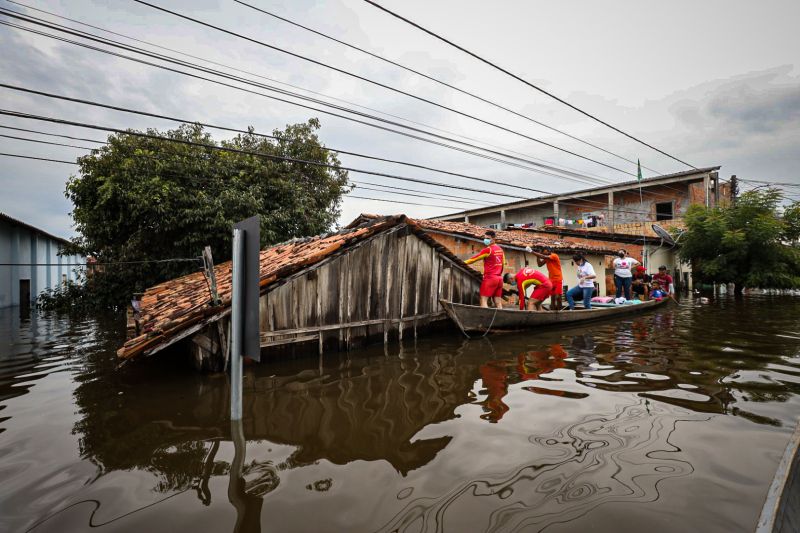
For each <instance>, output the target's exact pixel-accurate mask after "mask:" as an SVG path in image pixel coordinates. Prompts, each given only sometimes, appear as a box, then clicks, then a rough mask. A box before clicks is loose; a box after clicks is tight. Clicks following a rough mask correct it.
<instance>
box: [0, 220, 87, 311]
mask: <svg viewBox="0 0 800 533" xmlns="http://www.w3.org/2000/svg"><path fill="white" fill-rule="evenodd" d="M68 243H69V242H68V241H67V240H66V239H62V238H61V237H56V236H55V235H51V234H50V233H47V232H46V231H44V230H41V229H39V228H36V227H34V226H31V225H30V224H26V223H25V222H22V221H20V220H17V219H15V218H12V217H10V216H8V215H5V214H3V213H0V258H2V259H0V307H11V306H14V305H23V306H25V305H30V303H31V301H32V300H33V299H35V298H36V296H37V295H39V294H40V293H41V292H42V291H44V290H45V289H52V288H55V287H57V286H58V284H59V283H66V282H67V280H70V281H76V280H77V278H78V274H77V272H76V269H78V268H79V265H80V264H81V263H83V262H84V260H83V258H82V257H80V256H78V255H65V256H61V255H58V254H59V252H60V251H61V249H62V247H63V246H64V245H65V244H68ZM2 263H8V264H2Z"/></svg>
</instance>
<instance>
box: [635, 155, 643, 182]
mask: <svg viewBox="0 0 800 533" xmlns="http://www.w3.org/2000/svg"><path fill="white" fill-rule="evenodd" d="M636 169H637V172H636V180H637V181H642V162H641V161H639V160H638V159H637V160H636Z"/></svg>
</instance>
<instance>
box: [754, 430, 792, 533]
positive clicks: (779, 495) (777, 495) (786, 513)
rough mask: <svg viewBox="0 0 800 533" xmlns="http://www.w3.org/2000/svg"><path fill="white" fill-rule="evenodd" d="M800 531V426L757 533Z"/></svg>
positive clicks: (773, 485) (764, 509)
mask: <svg viewBox="0 0 800 533" xmlns="http://www.w3.org/2000/svg"><path fill="white" fill-rule="evenodd" d="M795 531H800V422H798V424H797V428H796V429H795V430H794V435H792V438H791V439H789V444H788V445H787V446H786V452H785V453H784V454H783V459H781V462H780V464H779V465H778V471H777V472H776V473H775V479H774V480H773V481H772V485H771V486H770V487H769V492H768V493H767V501H766V502H764V508H763V509H762V511H761V518H759V520H758V527H757V529H756V533H790V532H795Z"/></svg>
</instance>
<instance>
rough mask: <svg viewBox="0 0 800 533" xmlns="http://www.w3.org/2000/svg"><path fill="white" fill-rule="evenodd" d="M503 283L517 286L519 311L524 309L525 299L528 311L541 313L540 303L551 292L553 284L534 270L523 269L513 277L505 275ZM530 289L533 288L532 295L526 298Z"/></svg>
mask: <svg viewBox="0 0 800 533" xmlns="http://www.w3.org/2000/svg"><path fill="white" fill-rule="evenodd" d="M503 281H505V282H506V283H508V284H509V285H516V286H517V291H518V292H519V308H520V309H525V298H527V299H528V311H533V310H536V311H543V310H544V309H542V302H543V301H545V300H546V299H547V298H548V297H549V296H550V293H551V292H553V284H552V283H551V282H550V279H549V278H548V277H547V276H545V275H544V274H542V273H541V272H539V271H538V270H536V269H535V268H530V267H525V268H523V269H521V270H520V271H519V272H517V275H516V276H514V277H511V274H506V275H505V276H503ZM531 287H532V288H533V293H532V294H531V295H530V296H528V292H527V291H528V289H529V288H531Z"/></svg>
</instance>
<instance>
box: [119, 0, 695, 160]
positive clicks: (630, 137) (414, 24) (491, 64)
mask: <svg viewBox="0 0 800 533" xmlns="http://www.w3.org/2000/svg"><path fill="white" fill-rule="evenodd" d="M364 1H365V2H366V3H368V4H370V5H371V6H373V7H377V8H378V9H380V10H381V11H383V12H385V13H388V14H389V15H391V16H393V17H395V18H397V19H399V20H402V21H403V22H405V23H406V24H410V25H411V26H413V27H415V28H417V29H418V30H421V31H423V32H425V33H427V34H428V35H430V36H431V37H434V38H436V39H438V40H440V41H442V42H444V43H447V44H449V45H450V46H452V47H453V48H456V49H458V50H460V51H462V52H464V53H465V54H467V55H470V56H472V57H474V58H475V59H477V60H478V61H480V62H482V63H485V64H486V65H489V66H490V67H492V68H494V69H496V70H499V71H500V72H502V73H503V74H506V75H508V76H511V77H512V78H514V79H515V80H517V81H519V82H522V83H524V84H525V85H527V86H528V87H530V88H532V89H535V90H537V91H539V92H540V93H542V94H544V95H546V96H549V97H550V98H552V99H554V100H556V101H557V102H560V103H562V104H564V105H565V106H567V107H569V108H571V109H574V110H575V111H577V112H578V113H580V114H582V115H584V116H586V117H589V118H590V119H592V120H594V121H596V122H599V123H600V124H602V125H603V126H606V127H608V128H611V129H612V130H614V131H616V132H617V133H621V134H622V135H624V136H625V137H628V138H629V139H632V140H634V141H636V142H638V143H639V144H642V145H644V146H647V147H648V148H651V149H653V150H655V151H656V152H658V153H660V154H663V155H665V156H667V157H669V158H670V159H673V160H675V161H677V162H678V163H682V164H684V165H686V166H687V167H689V168H693V169H697V167H696V166H694V165H692V164H689V163H687V162H686V161H683V160H681V159H678V158H677V157H675V156H674V155H671V154H668V153H667V152H665V151H663V150H660V149H659V148H656V147H655V146H653V145H652V144H649V143H647V142H645V141H643V140H641V139H639V138H638V137H634V136H633V135H631V134H630V133H627V132H625V131H623V130H621V129H619V128H617V127H616V126H612V125H611V124H609V123H608V122H606V121H604V120H601V119H600V118H598V117H596V116H595V115H592V114H591V113H588V112H587V111H584V110H583V109H581V108H579V107H577V106H575V105H573V104H571V103H569V102H567V101H566V100H564V99H563V98H559V97H558V96H556V95H554V94H553V93H551V92H549V91H546V90H545V89H542V88H541V87H539V86H538V85H535V84H533V83H531V82H529V81H527V80H525V79H524V78H521V77H520V76H518V75H516V74H514V73H513V72H510V71H508V70H506V69H505V68H503V67H501V66H498V65H497V64H495V63H493V62H491V61H489V60H488V59H484V58H483V57H481V56H479V55H478V54H476V53H474V52H470V51H469V50H467V49H466V48H464V47H463V46H459V45H457V44H456V43H454V42H453V41H450V40H449V39H446V38H445V37H442V36H441V35H439V34H438V33H435V32H433V31H431V30H429V29H426V28H424V27H422V26H420V25H419V24H417V23H416V22H414V21H412V20H409V19H407V18H405V17H403V16H401V15H398V14H397V13H395V12H394V11H390V10H389V9H386V8H385V7H383V6H382V5H380V4H378V3H377V2H373V1H372V0H364ZM134 2H139V3H144V2H142V0H134Z"/></svg>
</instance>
